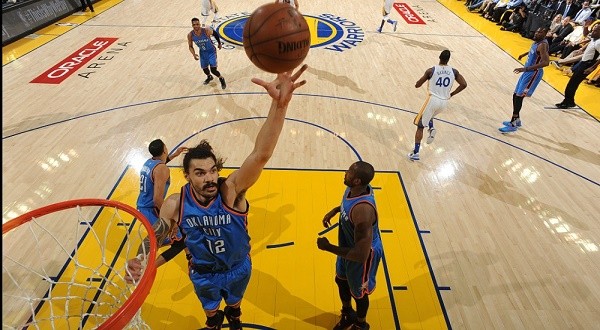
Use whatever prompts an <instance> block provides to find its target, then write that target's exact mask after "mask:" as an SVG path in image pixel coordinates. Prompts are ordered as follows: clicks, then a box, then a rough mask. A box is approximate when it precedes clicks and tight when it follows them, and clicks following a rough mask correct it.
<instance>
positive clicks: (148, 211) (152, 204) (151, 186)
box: [136, 139, 187, 225]
mask: <svg viewBox="0 0 600 330" xmlns="http://www.w3.org/2000/svg"><path fill="white" fill-rule="evenodd" d="M148 151H149V152H150V154H151V155H152V158H150V159H148V160H146V162H145V163H144V166H142V169H141V170H140V194H139V196H138V199H137V203H136V207H137V209H138V210H139V211H140V212H141V213H142V214H143V215H144V216H146V219H148V221H150V223H151V224H153V225H154V223H156V220H158V214H159V211H160V207H161V206H162V204H163V202H164V200H165V196H166V195H167V190H169V185H170V184H171V174H170V172H169V168H168V167H167V165H166V164H167V163H168V162H170V161H171V160H172V159H173V158H175V157H177V156H179V155H180V154H181V153H182V152H184V151H187V148H186V147H179V148H177V150H176V151H175V152H174V153H173V154H172V155H170V156H169V152H168V150H167V146H166V145H165V143H164V142H163V141H162V140H160V139H156V140H154V141H152V142H150V144H149V145H148Z"/></svg>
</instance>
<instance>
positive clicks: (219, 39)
mask: <svg viewBox="0 0 600 330" xmlns="http://www.w3.org/2000/svg"><path fill="white" fill-rule="evenodd" d="M213 36H214V37H215V39H217V42H218V43H221V37H220V36H219V33H218V32H217V31H216V30H213Z"/></svg>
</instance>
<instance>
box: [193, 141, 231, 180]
mask: <svg viewBox="0 0 600 330" xmlns="http://www.w3.org/2000/svg"><path fill="white" fill-rule="evenodd" d="M207 158H212V160H214V161H215V164H216V165H217V170H218V171H220V170H221V169H222V168H223V164H224V163H225V161H224V160H223V158H220V157H217V156H216V155H215V153H214V152H213V148H212V147H211V146H210V144H209V143H208V141H206V140H202V141H200V143H199V144H198V145H197V146H195V147H193V148H190V149H188V152H187V153H186V154H185V156H184V157H183V172H184V173H188V170H189V169H190V162H191V161H192V159H207Z"/></svg>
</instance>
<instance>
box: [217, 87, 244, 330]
mask: <svg viewBox="0 0 600 330" xmlns="http://www.w3.org/2000/svg"><path fill="white" fill-rule="evenodd" d="M221 79H222V78H221ZM221 83H222V84H225V79H223V81H222V82H221ZM223 88H225V87H223ZM232 313H233V308H231V307H229V306H225V317H226V318H227V322H228V323H229V329H230V330H242V321H240V316H241V315H242V313H241V311H240V315H238V316H234V315H231V314H232Z"/></svg>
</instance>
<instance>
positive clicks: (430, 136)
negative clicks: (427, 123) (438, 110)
mask: <svg viewBox="0 0 600 330" xmlns="http://www.w3.org/2000/svg"><path fill="white" fill-rule="evenodd" d="M427 131H428V132H429V136H428V137H427V144H431V142H433V139H434V138H435V133H436V132H437V130H436V129H435V127H433V128H430V129H429V130H427Z"/></svg>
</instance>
